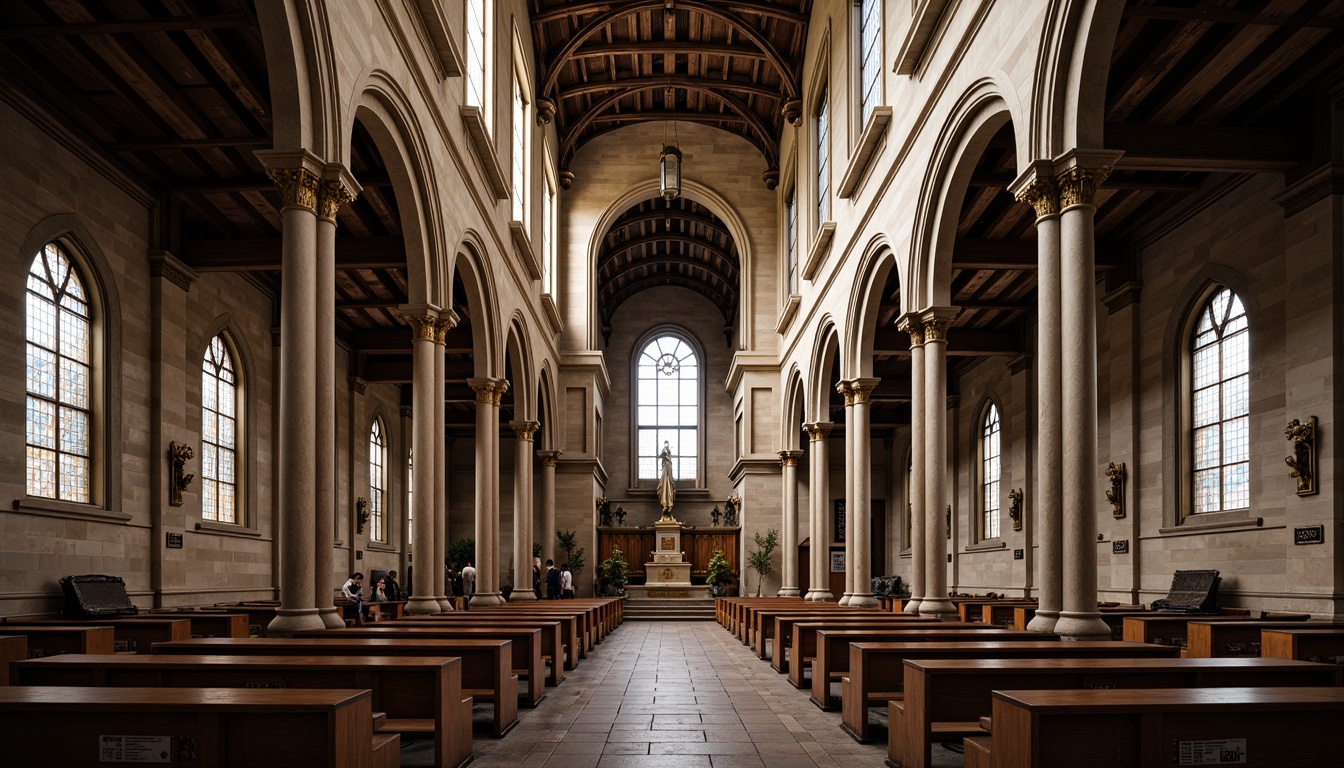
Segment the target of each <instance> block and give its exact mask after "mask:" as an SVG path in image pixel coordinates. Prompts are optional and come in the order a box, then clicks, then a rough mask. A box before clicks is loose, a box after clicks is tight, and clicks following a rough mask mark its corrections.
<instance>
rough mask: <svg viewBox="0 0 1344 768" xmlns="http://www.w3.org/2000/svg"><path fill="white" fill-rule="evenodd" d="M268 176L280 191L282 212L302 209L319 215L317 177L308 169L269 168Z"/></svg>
mask: <svg viewBox="0 0 1344 768" xmlns="http://www.w3.org/2000/svg"><path fill="white" fill-rule="evenodd" d="M266 176H267V177H269V178H270V180H271V181H274V182H275V186H276V187H277V188H279V190H280V210H282V211H283V210H284V209H286V208H302V209H303V210H305V211H308V212H309V213H317V188H318V185H319V184H320V183H321V180H320V179H318V177H317V175H316V174H314V173H313V172H312V171H310V170H308V169H307V168H267V169H266Z"/></svg>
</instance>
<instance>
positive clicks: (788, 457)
mask: <svg viewBox="0 0 1344 768" xmlns="http://www.w3.org/2000/svg"><path fill="white" fill-rule="evenodd" d="M802 455H803V452H802V451H779V465H780V466H781V467H796V466H798V457H799V456H802Z"/></svg>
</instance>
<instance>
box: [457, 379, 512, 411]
mask: <svg viewBox="0 0 1344 768" xmlns="http://www.w3.org/2000/svg"><path fill="white" fill-rule="evenodd" d="M467 386H469V387H471V391H473V392H475V393H476V402H477V404H479V405H493V406H495V407H496V408H498V407H499V400H500V398H501V397H503V396H504V393H505V392H508V391H509V382H508V381H505V380H504V379H484V378H483V379H467Z"/></svg>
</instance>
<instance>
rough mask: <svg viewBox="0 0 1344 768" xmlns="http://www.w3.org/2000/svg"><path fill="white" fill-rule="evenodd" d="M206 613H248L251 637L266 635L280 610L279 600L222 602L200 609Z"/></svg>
mask: <svg viewBox="0 0 1344 768" xmlns="http://www.w3.org/2000/svg"><path fill="white" fill-rule="evenodd" d="M198 610H200V611H202V612H205V613H210V612H217V613H242V614H246V615H247V627H248V635H249V636H250V637H265V636H266V628H267V627H269V626H270V625H271V622H272V621H274V620H275V615H276V611H278V610H280V603H279V602H271V601H262V602H256V601H253V602H243V603H222V604H220V605H216V606H214V607H209V608H200V609H198Z"/></svg>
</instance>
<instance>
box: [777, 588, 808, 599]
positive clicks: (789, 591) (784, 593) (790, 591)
mask: <svg viewBox="0 0 1344 768" xmlns="http://www.w3.org/2000/svg"><path fill="white" fill-rule="evenodd" d="M802 595H803V593H802V592H800V591H798V588H797V587H780V588H779V591H778V592H776V593H775V597H802Z"/></svg>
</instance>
